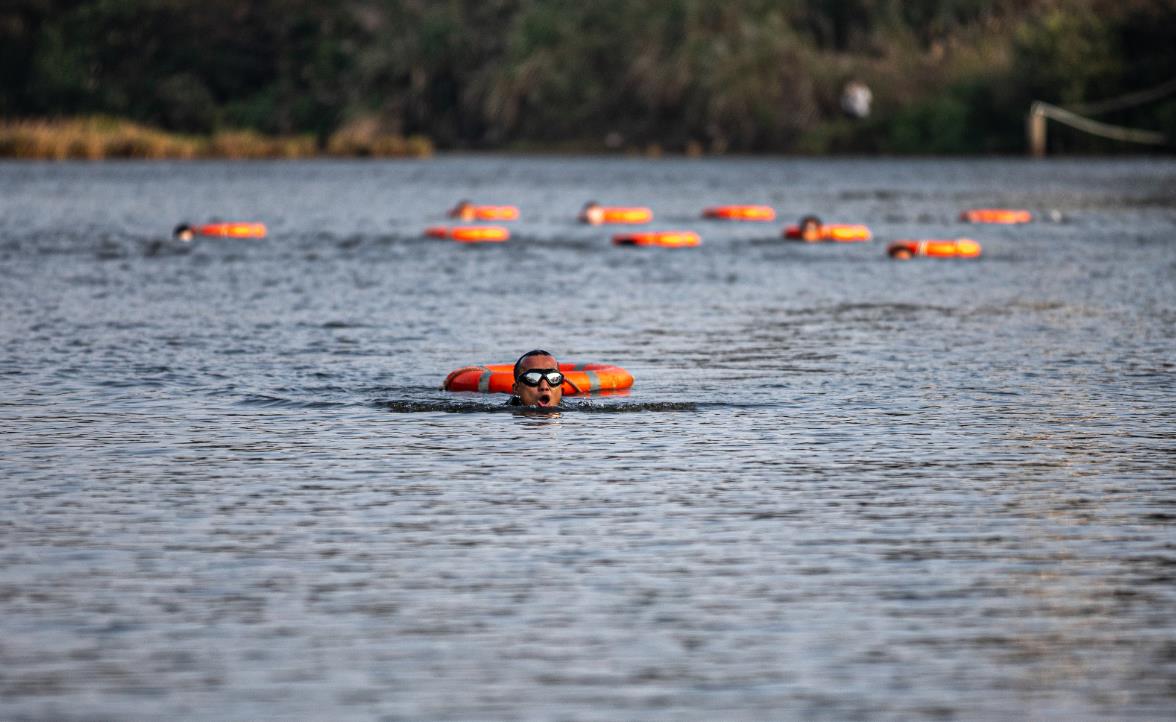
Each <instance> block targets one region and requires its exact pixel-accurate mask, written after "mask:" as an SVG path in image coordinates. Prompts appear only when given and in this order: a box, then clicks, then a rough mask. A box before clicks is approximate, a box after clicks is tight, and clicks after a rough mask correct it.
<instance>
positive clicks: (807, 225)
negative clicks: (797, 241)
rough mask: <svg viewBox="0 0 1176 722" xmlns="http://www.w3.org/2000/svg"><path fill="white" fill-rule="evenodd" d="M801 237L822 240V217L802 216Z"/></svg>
mask: <svg viewBox="0 0 1176 722" xmlns="http://www.w3.org/2000/svg"><path fill="white" fill-rule="evenodd" d="M800 237H801V238H803V239H804V240H806V241H819V240H821V219H820V218H817V217H816V216H805V217H804V218H801V219H800Z"/></svg>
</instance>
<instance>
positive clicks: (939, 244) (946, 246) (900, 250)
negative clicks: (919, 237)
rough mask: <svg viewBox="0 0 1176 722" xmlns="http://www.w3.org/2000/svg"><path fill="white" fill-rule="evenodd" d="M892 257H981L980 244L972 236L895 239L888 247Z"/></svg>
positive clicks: (887, 250) (903, 258)
mask: <svg viewBox="0 0 1176 722" xmlns="http://www.w3.org/2000/svg"><path fill="white" fill-rule="evenodd" d="M886 252H887V253H888V254H890V257H891V258H897V259H899V260H904V261H905V260H907V259H909V258H913V257H914V256H925V257H928V258H979V257H980V244H979V243H977V242H976V241H973V240H972V239H970V238H957V239H955V240H931V241H895V242H894V243H891V244H890V246H889V247H888V248H887V249H886Z"/></svg>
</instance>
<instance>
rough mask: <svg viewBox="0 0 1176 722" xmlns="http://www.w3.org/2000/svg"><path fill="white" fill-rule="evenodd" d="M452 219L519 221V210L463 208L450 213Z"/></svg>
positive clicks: (506, 207) (492, 207) (496, 207)
mask: <svg viewBox="0 0 1176 722" xmlns="http://www.w3.org/2000/svg"><path fill="white" fill-rule="evenodd" d="M449 215H450V217H451V218H460V219H461V220H463V221H517V220H518V219H519V209H518V208H516V207H515V206H470V205H467V206H461V207H459V208H455V209H454V210H452V211H450V213H449Z"/></svg>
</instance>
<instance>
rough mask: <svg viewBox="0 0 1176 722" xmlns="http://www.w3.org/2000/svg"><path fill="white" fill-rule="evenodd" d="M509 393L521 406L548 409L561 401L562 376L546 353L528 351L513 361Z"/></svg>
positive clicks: (557, 365)
mask: <svg viewBox="0 0 1176 722" xmlns="http://www.w3.org/2000/svg"><path fill="white" fill-rule="evenodd" d="M511 392H512V393H513V394H514V395H515V396H517V397H518V399H519V402H520V403H521V404H522V405H523V406H538V407H540V408H550V407H553V406H559V402H560V401H562V400H563V374H561V373H560V370H559V362H558V361H556V360H555V357H554V356H552V355H551V354H550V353H548V352H547V351H543V350H541V349H535V350H534V351H528V352H527V353H525V354H523V355H522V356H520V357H519V360H518V361H515V365H514V386H512V387H511Z"/></svg>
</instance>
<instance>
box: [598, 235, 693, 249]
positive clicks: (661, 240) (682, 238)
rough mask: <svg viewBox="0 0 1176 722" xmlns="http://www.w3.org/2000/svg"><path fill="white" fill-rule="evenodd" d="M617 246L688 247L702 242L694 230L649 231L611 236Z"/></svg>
mask: <svg viewBox="0 0 1176 722" xmlns="http://www.w3.org/2000/svg"><path fill="white" fill-rule="evenodd" d="M612 241H613V244H614V245H617V246H665V247H667V248H688V247H691V246H697V245H700V244H701V243H702V239H701V238H699V237H698V234H697V233H695V232H694V231H650V232H647V233H618V234H617V235H615V236H613V239H612Z"/></svg>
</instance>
